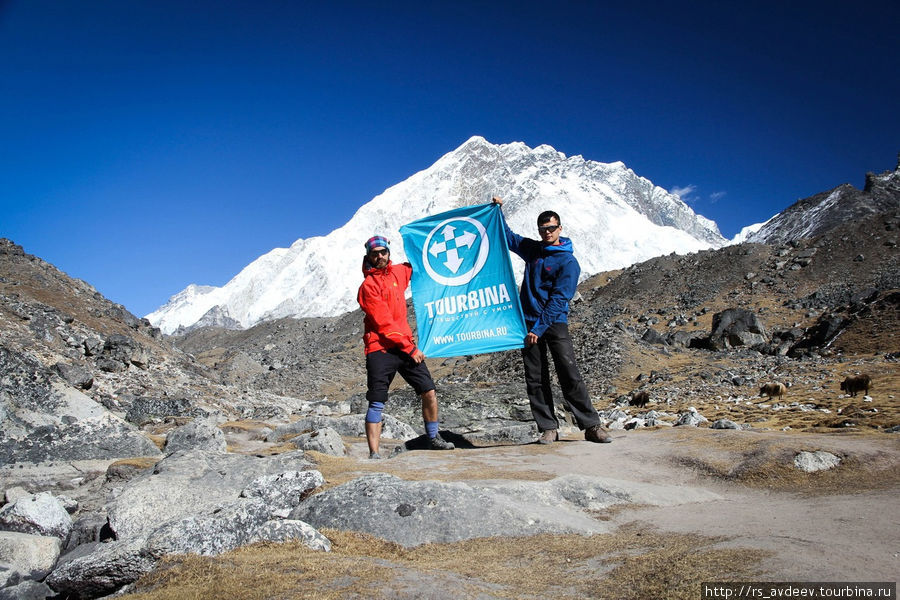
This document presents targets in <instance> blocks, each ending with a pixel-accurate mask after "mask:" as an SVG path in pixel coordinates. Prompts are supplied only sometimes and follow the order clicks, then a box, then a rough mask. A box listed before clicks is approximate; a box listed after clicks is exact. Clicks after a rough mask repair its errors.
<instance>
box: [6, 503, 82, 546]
mask: <svg viewBox="0 0 900 600" xmlns="http://www.w3.org/2000/svg"><path fill="white" fill-rule="evenodd" d="M0 529H3V530H6V531H18V532H20V533H30V534H33V535H41V536H51V537H56V538H59V539H60V540H65V539H66V537H67V536H68V535H69V531H70V530H71V529H72V517H70V516H69V513H68V512H67V511H66V509H65V507H64V506H63V504H62V503H61V502H60V501H59V500H58V499H57V498H55V497H54V496H53V495H52V494H50V493H48V492H41V493H39V494H35V495H33V496H32V495H28V496H23V497H21V498H19V499H18V500H16V501H15V502H13V503H12V504H7V505H6V506H4V507H3V508H0Z"/></svg>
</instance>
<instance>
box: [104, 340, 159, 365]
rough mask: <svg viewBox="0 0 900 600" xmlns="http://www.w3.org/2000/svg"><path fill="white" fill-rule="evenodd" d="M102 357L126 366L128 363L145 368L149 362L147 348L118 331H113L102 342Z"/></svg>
mask: <svg viewBox="0 0 900 600" xmlns="http://www.w3.org/2000/svg"><path fill="white" fill-rule="evenodd" d="M102 357H103V358H105V359H108V360H110V361H114V362H118V363H121V364H122V365H124V366H125V367H126V368H127V367H128V365H129V364H132V365H134V366H136V367H139V368H141V369H146V368H147V366H148V365H149V363H150V351H149V350H147V349H146V348H145V347H144V346H142V345H141V344H139V343H138V342H136V341H135V340H133V339H131V338H130V337H128V336H127V335H122V334H119V333H114V334H112V335H111V336H109V337H108V338H107V339H106V342H105V343H104V344H103V354H102ZM98 363H99V361H98ZM101 368H103V367H101Z"/></svg>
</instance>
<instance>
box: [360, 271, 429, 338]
mask: <svg viewBox="0 0 900 600" xmlns="http://www.w3.org/2000/svg"><path fill="white" fill-rule="evenodd" d="M364 273H365V275H366V278H365V280H364V281H363V282H362V285H361V286H359V292H358V293H357V295H356V301H357V302H359V306H360V307H361V308H362V309H363V312H365V313H366V318H365V333H364V334H363V342H365V345H366V354H371V353H372V352H377V351H379V350H388V349H390V348H398V349H400V350H402V351H403V352H406V353H407V354H409V355H412V354H413V352H415V351H416V344H415V342H413V335H412V330H411V329H410V328H409V322H408V321H407V318H406V298H405V293H406V288H407V287H409V279H410V277H412V266H411V265H410V264H409V263H401V264H399V265H395V264H393V263H391V262H389V263H388V266H386V267H385V268H383V269H364Z"/></svg>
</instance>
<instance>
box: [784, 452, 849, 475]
mask: <svg viewBox="0 0 900 600" xmlns="http://www.w3.org/2000/svg"><path fill="white" fill-rule="evenodd" d="M840 463H841V459H840V458H838V457H837V456H835V455H834V454H832V453H830V452H823V451H822V450H818V451H816V452H800V453H798V454H797V455H796V456H795V457H794V466H795V467H797V468H798V469H800V470H801V471H805V472H806V473H815V472H816V471H827V470H828V469H833V468H834V467H836V466H838V465H839V464H840Z"/></svg>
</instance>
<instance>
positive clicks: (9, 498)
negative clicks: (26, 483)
mask: <svg viewBox="0 0 900 600" xmlns="http://www.w3.org/2000/svg"><path fill="white" fill-rule="evenodd" d="M4 496H5V498H6V502H7V504H9V503H12V502H15V501H16V500H18V499H19V498H24V497H25V496H31V492H29V491H28V490H26V489H25V488H23V487H19V486H15V487H11V488H9V489H8V490H6V493H5V494H4Z"/></svg>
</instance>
